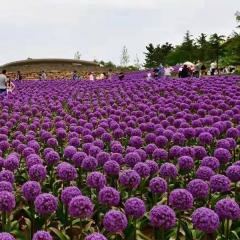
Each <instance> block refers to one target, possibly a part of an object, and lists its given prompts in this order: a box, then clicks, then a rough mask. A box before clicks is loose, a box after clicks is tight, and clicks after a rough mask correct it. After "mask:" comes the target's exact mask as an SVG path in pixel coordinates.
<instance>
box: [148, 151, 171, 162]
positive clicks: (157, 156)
mask: <svg viewBox="0 0 240 240" xmlns="http://www.w3.org/2000/svg"><path fill="white" fill-rule="evenodd" d="M152 155H153V158H154V160H155V161H166V160H167V158H168V153H167V151H166V150H164V149H161V148H157V149H155V150H154V152H153V154H152Z"/></svg>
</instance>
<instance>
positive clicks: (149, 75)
mask: <svg viewBox="0 0 240 240" xmlns="http://www.w3.org/2000/svg"><path fill="white" fill-rule="evenodd" d="M151 78H152V76H151V72H150V71H149V72H148V73H147V80H150V79H151Z"/></svg>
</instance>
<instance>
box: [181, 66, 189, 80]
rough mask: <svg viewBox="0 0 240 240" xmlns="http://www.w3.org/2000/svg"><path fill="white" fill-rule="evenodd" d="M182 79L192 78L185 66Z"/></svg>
mask: <svg viewBox="0 0 240 240" xmlns="http://www.w3.org/2000/svg"><path fill="white" fill-rule="evenodd" d="M181 77H182V78H188V77H190V71H189V68H188V66H187V65H184V66H183V69H182V72H181Z"/></svg>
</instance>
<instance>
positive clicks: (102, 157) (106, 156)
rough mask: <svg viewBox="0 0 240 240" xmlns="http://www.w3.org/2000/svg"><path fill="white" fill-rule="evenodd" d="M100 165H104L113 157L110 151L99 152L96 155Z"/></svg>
mask: <svg viewBox="0 0 240 240" xmlns="http://www.w3.org/2000/svg"><path fill="white" fill-rule="evenodd" d="M96 159H97V161H98V164H99V165H104V164H105V163H106V162H107V161H109V160H110V159H111V157H110V155H109V153H107V152H99V153H98V154H97V156H96Z"/></svg>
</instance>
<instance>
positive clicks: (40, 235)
mask: <svg viewBox="0 0 240 240" xmlns="http://www.w3.org/2000/svg"><path fill="white" fill-rule="evenodd" d="M32 240H53V238H52V236H51V235H50V234H49V233H48V232H46V231H37V232H36V233H35V234H34V236H33V239H32Z"/></svg>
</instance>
